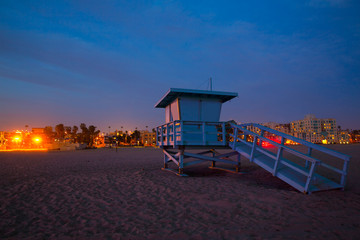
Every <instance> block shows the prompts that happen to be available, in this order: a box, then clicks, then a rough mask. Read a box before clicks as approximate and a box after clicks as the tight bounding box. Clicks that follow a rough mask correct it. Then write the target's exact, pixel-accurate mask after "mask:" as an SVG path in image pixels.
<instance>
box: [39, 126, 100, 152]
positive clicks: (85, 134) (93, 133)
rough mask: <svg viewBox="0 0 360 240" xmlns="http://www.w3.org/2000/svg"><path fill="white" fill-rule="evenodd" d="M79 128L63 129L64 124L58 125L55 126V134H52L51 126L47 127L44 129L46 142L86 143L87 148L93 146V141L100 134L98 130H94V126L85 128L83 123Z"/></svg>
mask: <svg viewBox="0 0 360 240" xmlns="http://www.w3.org/2000/svg"><path fill="white" fill-rule="evenodd" d="M80 130H81V132H79V127H77V126H73V127H69V126H67V127H65V126H64V124H62V123H60V124H58V125H56V126H55V132H53V130H52V127H51V126H47V127H45V128H44V134H45V135H46V137H47V139H48V140H50V141H51V140H53V139H56V140H58V141H64V140H67V141H70V142H73V143H86V144H87V145H89V146H92V145H93V142H94V139H95V138H96V137H97V136H98V134H99V133H100V130H96V127H95V126H94V125H90V126H89V127H87V126H86V124H85V123H81V124H80Z"/></svg>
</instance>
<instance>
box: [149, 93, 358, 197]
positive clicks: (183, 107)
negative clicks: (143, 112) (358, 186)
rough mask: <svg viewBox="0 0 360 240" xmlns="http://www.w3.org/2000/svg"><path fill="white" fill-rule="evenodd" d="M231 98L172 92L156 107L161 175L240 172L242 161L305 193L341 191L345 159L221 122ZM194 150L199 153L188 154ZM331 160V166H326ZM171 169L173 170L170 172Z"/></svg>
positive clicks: (257, 128) (251, 126)
mask: <svg viewBox="0 0 360 240" xmlns="http://www.w3.org/2000/svg"><path fill="white" fill-rule="evenodd" d="M235 97H237V93H234V92H218V91H203V90H191V89H178V88H170V90H169V91H168V92H167V93H166V94H165V96H163V97H162V98H161V99H160V101H159V102H158V103H157V104H156V105H155V107H156V108H165V124H164V125H162V126H159V127H157V128H156V143H157V145H158V146H160V148H162V150H163V152H164V168H163V169H164V170H169V171H172V172H175V173H176V174H178V175H180V176H187V175H186V174H184V168H185V167H188V166H191V165H194V164H198V163H203V162H210V163H211V166H210V167H211V168H218V167H216V162H221V163H228V164H231V165H234V166H235V171H234V172H238V171H239V168H240V155H241V156H242V157H245V158H247V159H249V161H250V162H252V163H255V164H257V165H259V166H260V167H262V168H263V169H265V170H266V171H268V172H270V173H271V174H272V175H273V176H275V177H278V178H280V179H281V180H283V181H285V182H286V183H288V184H289V185H291V186H293V187H294V188H295V189H297V190H299V191H301V192H304V193H311V192H315V191H323V190H329V189H344V188H345V183H346V176H347V172H348V164H349V161H350V158H351V157H350V156H349V155H346V154H343V153H340V152H337V151H334V150H331V149H328V148H325V147H322V146H319V145H316V144H313V143H311V142H308V141H305V140H303V139H299V138H296V137H294V136H292V135H289V134H285V133H283V132H279V131H276V130H274V129H270V128H267V127H265V126H262V125H260V124H256V123H247V124H240V125H238V124H236V123H233V122H220V121H219V120H220V112H221V106H222V104H223V103H225V102H227V101H229V100H231V99H233V98H235ZM287 142H291V143H292V144H296V145H301V148H294V147H291V145H287V144H286V143H287ZM264 143H265V144H264ZM266 146H271V147H270V148H268V147H266ZM220 148H224V149H229V150H230V152H227V153H221V154H220V153H218V152H217V151H216V149H220ZM194 149H195V150H196V149H202V151H201V152H198V153H194V151H192V152H188V150H194ZM301 149H302V150H301ZM232 156H236V159H235V160H232V159H231V158H230V157H232ZM324 156H325V157H324ZM320 157H321V158H324V159H320ZM188 158H192V159H195V160H193V161H188ZM330 158H332V159H333V161H330V162H331V165H330V163H327V162H329V161H328V159H330ZM185 159H186V161H185ZM335 161H337V162H335ZM170 163H174V164H175V165H176V166H177V169H174V168H169V164H170ZM221 169H223V168H221ZM226 170H228V169H226ZM325 175H326V176H325Z"/></svg>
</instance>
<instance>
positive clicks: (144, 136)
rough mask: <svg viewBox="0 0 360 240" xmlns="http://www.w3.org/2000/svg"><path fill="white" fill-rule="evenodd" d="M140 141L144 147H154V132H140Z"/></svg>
mask: <svg viewBox="0 0 360 240" xmlns="http://www.w3.org/2000/svg"><path fill="white" fill-rule="evenodd" d="M140 141H141V143H142V145H144V146H154V145H156V132H149V131H147V130H142V131H140Z"/></svg>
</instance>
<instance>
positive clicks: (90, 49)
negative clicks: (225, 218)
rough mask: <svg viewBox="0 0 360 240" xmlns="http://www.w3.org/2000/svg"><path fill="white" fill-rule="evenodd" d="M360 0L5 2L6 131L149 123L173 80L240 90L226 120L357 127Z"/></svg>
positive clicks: (1, 63)
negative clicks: (329, 121)
mask: <svg viewBox="0 0 360 240" xmlns="http://www.w3.org/2000/svg"><path fill="white" fill-rule="evenodd" d="M359 12H360V3H359V1H350V0H349V1H346V0H310V1H300V0H299V1H1V2H0V114H1V117H0V130H13V129H17V128H24V126H25V125H26V124H27V125H29V126H30V127H39V126H45V125H52V126H54V125H56V124H58V123H64V124H65V125H70V126H73V125H79V124H80V123H81V122H85V123H87V124H94V125H95V126H98V127H99V128H100V129H101V130H103V131H107V127H108V126H111V128H112V130H114V129H120V127H121V126H123V127H124V128H127V129H134V128H135V127H137V128H138V129H145V126H149V127H155V126H157V125H160V124H162V123H163V122H164V112H163V110H161V109H154V105H155V103H156V102H157V101H158V100H159V99H160V98H161V97H162V96H163V94H164V93H165V92H166V91H167V90H168V89H169V88H170V87H177V88H192V89H206V88H207V83H206V82H207V79H208V78H209V77H212V79H213V88H214V90H218V91H233V92H238V93H239V97H238V98H236V99H234V100H232V101H231V102H229V103H226V104H224V106H223V111H222V120H230V119H234V120H236V121H240V122H267V121H275V122H281V123H284V122H290V121H293V120H299V119H302V118H303V117H304V116H305V115H306V114H309V113H312V114H315V115H316V116H317V117H320V118H336V119H337V122H338V125H341V126H342V127H343V128H352V129H358V128H360V104H359V103H360V16H359V14H358V13H359Z"/></svg>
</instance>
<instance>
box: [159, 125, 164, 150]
mask: <svg viewBox="0 0 360 240" xmlns="http://www.w3.org/2000/svg"><path fill="white" fill-rule="evenodd" d="M163 127H164V126H161V127H160V139H161V146H164V131H163Z"/></svg>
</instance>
